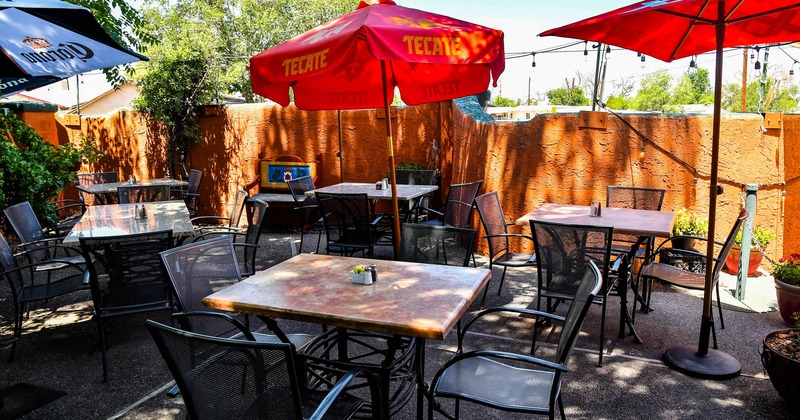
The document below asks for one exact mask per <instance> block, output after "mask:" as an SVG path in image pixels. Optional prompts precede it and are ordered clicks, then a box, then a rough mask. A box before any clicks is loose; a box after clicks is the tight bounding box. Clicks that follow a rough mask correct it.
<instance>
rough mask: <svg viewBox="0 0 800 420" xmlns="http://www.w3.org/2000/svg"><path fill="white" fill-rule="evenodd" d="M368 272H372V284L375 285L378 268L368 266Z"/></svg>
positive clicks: (373, 265) (371, 265) (372, 265)
mask: <svg viewBox="0 0 800 420" xmlns="http://www.w3.org/2000/svg"><path fill="white" fill-rule="evenodd" d="M369 270H370V271H372V282H373V283H375V282H376V281H378V267H376V266H375V264H370V265H369Z"/></svg>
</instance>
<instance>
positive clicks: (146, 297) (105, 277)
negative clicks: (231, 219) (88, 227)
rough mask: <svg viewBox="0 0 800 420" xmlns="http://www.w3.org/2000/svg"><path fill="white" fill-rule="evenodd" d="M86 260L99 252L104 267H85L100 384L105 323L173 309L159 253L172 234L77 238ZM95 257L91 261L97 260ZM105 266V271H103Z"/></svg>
mask: <svg viewBox="0 0 800 420" xmlns="http://www.w3.org/2000/svg"><path fill="white" fill-rule="evenodd" d="M80 242H81V249H82V250H83V254H84V256H85V257H86V258H87V259H88V258H90V256H91V255H93V254H95V255H97V254H99V253H102V260H103V261H105V262H106V264H107V265H103V264H99V263H97V262H95V263H93V264H89V270H88V271H89V274H90V275H89V279H90V285H91V290H92V301H93V302H94V311H95V319H96V320H97V326H98V328H99V330H100V341H101V343H100V348H101V350H102V353H103V382H105V381H106V380H107V379H108V364H107V361H106V349H107V347H108V343H107V339H106V334H107V329H108V321H109V320H110V319H112V318H116V317H120V316H128V315H133V314H139V313H144V312H152V311H161V310H171V309H172V308H173V304H172V297H171V292H170V286H169V282H168V281H167V279H166V277H165V276H164V269H163V266H162V264H161V258H160V257H159V253H160V252H162V251H166V250H167V249H169V248H170V247H172V231H171V230H165V231H157V232H152V233H141V234H136V235H121V236H108V237H96V238H80ZM100 260H101V258H96V259H95V261H100ZM105 267H108V272H107V273H104V272H105Z"/></svg>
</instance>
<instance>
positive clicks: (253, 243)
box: [192, 200, 268, 277]
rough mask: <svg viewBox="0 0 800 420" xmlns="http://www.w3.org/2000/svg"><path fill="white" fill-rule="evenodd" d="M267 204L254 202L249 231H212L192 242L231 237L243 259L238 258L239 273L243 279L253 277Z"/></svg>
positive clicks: (258, 201)
mask: <svg viewBox="0 0 800 420" xmlns="http://www.w3.org/2000/svg"><path fill="white" fill-rule="evenodd" d="M267 208H268V205H267V203H265V202H263V201H261V200H252V211H251V212H250V215H249V216H248V220H247V230H245V231H240V230H211V231H206V232H204V233H201V234H200V235H197V236H195V237H194V238H193V240H192V242H199V241H203V240H206V239H210V238H216V237H220V236H229V237H230V238H231V239H232V240H233V246H234V249H236V250H237V253H238V254H241V257H237V258H236V259H237V261H238V262H239V273H240V274H241V275H242V276H243V277H248V276H252V275H253V274H254V273H255V272H256V254H257V251H258V247H259V245H258V241H259V239H260V238H261V230H262V228H263V226H264V220H266V214H267Z"/></svg>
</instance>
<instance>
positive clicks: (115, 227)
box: [63, 200, 194, 246]
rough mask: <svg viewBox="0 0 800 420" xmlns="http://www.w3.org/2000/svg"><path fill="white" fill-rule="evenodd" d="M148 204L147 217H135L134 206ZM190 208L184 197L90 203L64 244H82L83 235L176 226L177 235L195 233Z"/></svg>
mask: <svg viewBox="0 0 800 420" xmlns="http://www.w3.org/2000/svg"><path fill="white" fill-rule="evenodd" d="M137 205H138V206H142V205H144V207H145V209H146V211H147V218H145V219H136V218H134V217H133V213H134V208H135V207H136V206H137ZM189 219H190V218H189V210H188V209H187V208H186V203H184V202H183V201H177V200H176V201H158V202H152V203H143V204H134V203H131V204H110V205H106V206H89V207H87V208H86V213H84V214H83V216H81V220H80V221H78V223H76V224H75V226H74V227H73V228H72V230H71V231H70V232H69V234H68V235H67V236H66V237H65V238H64V242H63V243H64V245H67V246H80V239H79V238H81V237H83V238H97V237H103V236H116V235H132V234H136V233H146V232H155V231H159V230H167V229H171V230H172V235H173V236H174V237H183V236H190V235H192V234H193V233H194V228H193V227H192V222H191V221H190V220H189Z"/></svg>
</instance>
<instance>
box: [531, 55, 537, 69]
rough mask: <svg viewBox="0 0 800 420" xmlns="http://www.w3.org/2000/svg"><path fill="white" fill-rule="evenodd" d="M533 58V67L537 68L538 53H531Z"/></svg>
mask: <svg viewBox="0 0 800 420" xmlns="http://www.w3.org/2000/svg"><path fill="white" fill-rule="evenodd" d="M531 57H532V58H533V62H532V63H531V67H536V53H531Z"/></svg>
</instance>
